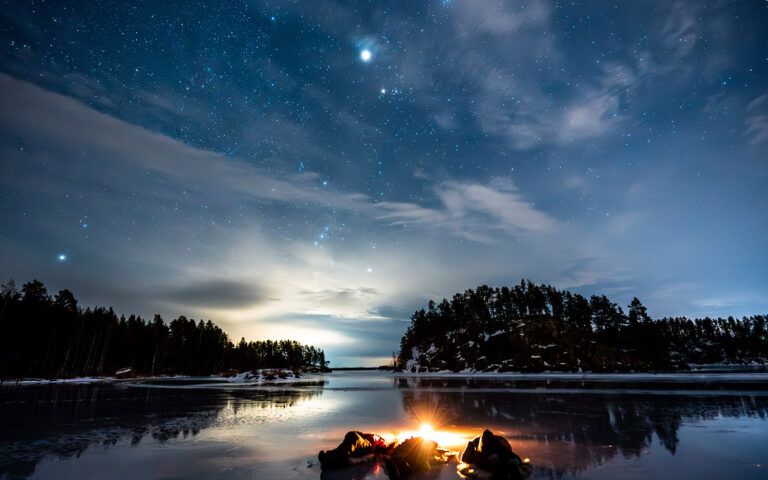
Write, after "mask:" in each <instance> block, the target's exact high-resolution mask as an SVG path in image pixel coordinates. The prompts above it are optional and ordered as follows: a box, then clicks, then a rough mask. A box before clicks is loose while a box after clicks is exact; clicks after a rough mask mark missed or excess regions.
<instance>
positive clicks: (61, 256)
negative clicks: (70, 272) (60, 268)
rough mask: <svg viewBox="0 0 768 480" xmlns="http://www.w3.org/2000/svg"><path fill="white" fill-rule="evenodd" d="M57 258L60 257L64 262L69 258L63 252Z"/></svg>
mask: <svg viewBox="0 0 768 480" xmlns="http://www.w3.org/2000/svg"><path fill="white" fill-rule="evenodd" d="M57 258H58V259H59V261H60V262H63V261H65V260H66V259H67V256H66V255H64V254H63V253H60V254H59V256H58V257H57Z"/></svg>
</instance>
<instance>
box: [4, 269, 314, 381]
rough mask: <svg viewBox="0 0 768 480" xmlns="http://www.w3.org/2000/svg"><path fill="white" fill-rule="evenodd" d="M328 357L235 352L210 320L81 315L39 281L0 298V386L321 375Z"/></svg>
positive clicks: (240, 348) (7, 289) (293, 348)
mask: <svg viewBox="0 0 768 480" xmlns="http://www.w3.org/2000/svg"><path fill="white" fill-rule="evenodd" d="M326 364H327V362H326V360H325V353H324V352H323V351H322V350H321V349H318V348H315V347H313V346H307V345H302V344H300V343H298V342H295V341H290V340H280V341H272V340H266V341H255V342H246V341H245V339H244V338H243V339H241V340H240V342H239V343H238V344H237V345H234V344H233V343H232V342H231V341H230V339H229V337H228V336H227V334H226V333H224V331H223V330H222V329H221V328H219V327H218V326H216V325H215V324H214V323H212V322H211V321H210V320H209V321H207V322H204V321H203V320H199V321H195V320H192V319H187V318H186V317H184V316H180V317H179V318H177V319H175V320H173V321H171V322H170V323H169V324H166V323H165V321H163V319H162V318H161V317H160V315H155V317H154V318H153V319H152V320H151V321H145V320H144V319H143V318H141V317H139V316H136V315H131V316H129V317H128V318H126V317H125V316H119V317H118V315H117V314H116V313H115V312H114V311H113V310H112V308H103V307H96V308H86V309H82V308H81V307H80V306H79V305H78V302H77V300H76V299H75V296H74V295H73V294H72V292H70V291H69V290H61V291H60V292H59V293H58V294H56V295H53V296H51V295H49V294H48V291H47V289H46V288H45V286H44V285H43V284H42V283H41V282H39V281H37V280H33V281H31V282H28V283H25V284H24V285H23V286H22V287H21V290H20V291H19V290H18V289H17V288H16V286H15V284H14V283H13V281H10V282H8V283H7V284H6V285H3V287H2V291H1V292H0V378H22V377H44V378H61V377H74V376H89V375H112V374H114V373H115V372H116V371H117V370H120V369H124V368H130V369H132V371H133V372H135V373H137V374H144V375H165V374H190V375H208V374H215V373H220V372H222V371H226V370H238V371H244V370H253V369H258V368H290V369H296V368H302V367H321V368H324V367H325V366H326Z"/></svg>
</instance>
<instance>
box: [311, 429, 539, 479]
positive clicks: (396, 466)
mask: <svg viewBox="0 0 768 480" xmlns="http://www.w3.org/2000/svg"><path fill="white" fill-rule="evenodd" d="M455 456H456V454H455V453H452V452H449V451H448V450H446V449H443V448H440V446H439V445H438V444H437V443H436V442H434V441H432V440H428V439H426V438H422V437H412V438H409V439H408V440H405V441H404V442H402V443H400V444H398V443H397V442H391V443H387V442H386V441H385V440H384V439H383V438H381V437H380V436H379V435H377V434H375V433H363V432H358V431H351V432H347V434H346V435H345V436H344V440H343V441H342V442H341V444H339V446H338V447H336V448H335V449H333V450H328V451H321V452H320V454H319V455H318V458H319V460H320V467H321V468H322V469H323V470H333V469H337V468H343V467H349V466H352V465H357V464H360V463H363V462H369V461H374V460H376V459H377V458H381V459H382V460H383V461H384V466H385V468H386V471H387V475H388V476H389V478H390V479H391V480H404V479H407V478H408V477H409V476H410V475H411V474H413V473H417V472H426V471H429V470H432V469H433V468H435V467H437V466H440V465H444V464H446V463H448V461H449V460H451V459H452V458H455ZM460 459H461V462H462V463H461V464H459V473H460V474H461V475H462V476H463V477H465V478H479V477H480V476H481V472H485V474H484V475H482V478H491V479H493V480H522V479H524V478H525V477H527V476H528V475H529V474H530V473H531V466H530V465H529V464H528V463H527V459H526V460H525V461H523V460H522V459H521V458H520V457H519V456H517V454H515V452H513V451H512V448H511V447H510V445H509V442H507V440H506V439H505V438H504V437H501V436H499V435H494V434H493V432H491V431H490V430H485V431H484V432H483V434H482V435H481V436H479V437H476V438H474V439H473V440H471V441H470V442H469V443H467V446H466V448H465V449H464V451H463V452H462V453H461V457H460ZM489 474H490V477H489Z"/></svg>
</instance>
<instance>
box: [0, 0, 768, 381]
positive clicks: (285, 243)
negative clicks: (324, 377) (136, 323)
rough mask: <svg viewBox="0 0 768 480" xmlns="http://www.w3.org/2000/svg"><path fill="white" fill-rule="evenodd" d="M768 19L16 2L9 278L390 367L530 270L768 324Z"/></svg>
mask: <svg viewBox="0 0 768 480" xmlns="http://www.w3.org/2000/svg"><path fill="white" fill-rule="evenodd" d="M767 7H768V3H766V2H765V1H763V0H739V1H736V2H717V1H715V2H706V1H701V0H693V1H688V2H672V1H667V0H662V1H658V2H652V1H626V2H567V3H566V2H560V3H558V2H550V1H522V2H519V1H511V0H510V1H492V0H443V1H440V0H429V1H408V2H402V1H401V2H394V1H392V2H387V1H375V2H373V1H371V2H362V1H361V2H352V1H349V2H330V1H325V0H306V1H303V2H299V1H285V2H281V1H272V2H269V1H259V0H255V1H248V2H239V1H226V2H209V3H204V2H160V1H146V2H142V1H134V2H126V3H125V4H123V3H118V2H111V1H104V0H101V1H98V2H95V1H88V2H74V1H49V2H39V1H34V2H32V1H28V2H8V1H3V2H2V9H0V45H2V47H0V276H1V277H2V278H0V283H4V282H5V281H6V280H7V279H8V278H10V277H13V278H14V279H15V280H16V282H17V283H18V284H21V283H24V282H26V281H28V280H31V279H32V278H38V279H40V280H41V281H43V282H44V283H45V284H46V285H47V286H48V288H49V291H51V292H53V293H55V292H56V291H58V290H59V289H63V288H68V289H70V290H72V291H73V292H74V294H75V295H76V296H77V298H78V299H79V300H80V301H81V304H82V305H84V306H88V305H113V306H114V307H115V310H116V311H117V312H118V313H126V314H127V313H131V312H135V313H139V314H141V315H143V316H145V317H148V318H151V316H152V315H153V314H154V313H161V314H162V315H163V316H164V317H165V319H166V320H171V319H172V318H175V316H178V315H180V314H184V315H187V316H188V317H192V318H205V319H211V320H213V321H214V322H216V323H218V324H219V325H221V326H222V328H224V329H225V330H226V331H227V332H228V333H229V334H230V335H231V336H232V337H234V338H235V339H236V340H237V339H239V338H240V337H241V336H245V337H246V338H248V339H260V338H261V339H263V338H293V339H297V340H299V341H302V342H307V343H311V344H314V345H316V346H319V347H322V348H324V349H325V350H326V352H327V353H328V355H329V358H330V360H331V361H332V365H336V366H339V365H363V364H366V365H375V364H379V363H383V362H385V361H386V360H387V358H388V357H391V353H392V352H393V351H394V350H396V349H397V348H398V342H399V339H400V336H401V335H402V333H403V331H404V329H405V328H406V326H407V322H408V318H409V316H410V314H411V313H412V312H413V311H414V310H416V309H417V308H421V307H423V306H425V305H426V302H427V301H428V300H429V299H430V298H432V299H435V300H440V299H442V298H443V297H446V296H448V297H450V296H452V295H453V294H454V293H455V292H457V291H463V290H465V289H467V288H474V287H476V286H477V285H479V284H489V285H493V286H501V285H505V284H506V285H509V284H514V283H518V282H519V281H520V279H521V278H523V277H525V278H528V279H530V280H532V281H534V282H536V283H540V282H544V283H551V284H553V285H554V286H557V287H559V288H568V289H571V290H573V291H577V292H579V293H583V294H586V295H591V294H594V293H604V294H606V295H608V296H609V297H610V298H611V299H612V300H613V301H615V302H617V303H619V304H620V305H623V306H626V305H627V304H628V303H629V301H630V300H631V299H632V297H633V296H638V297H639V298H640V299H641V300H642V301H643V303H644V304H645V305H646V306H647V307H648V311H649V313H650V314H651V315H652V316H654V317H659V316H664V315H687V316H705V315H713V316H714V315H724V316H727V315H731V314H733V315H738V316H742V315H750V314H765V313H768V33H766V32H768V8H767Z"/></svg>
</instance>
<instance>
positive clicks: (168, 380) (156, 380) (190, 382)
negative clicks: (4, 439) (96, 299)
mask: <svg viewBox="0 0 768 480" xmlns="http://www.w3.org/2000/svg"><path fill="white" fill-rule="evenodd" d="M319 375H321V374H315V373H300V374H299V376H295V374H294V373H293V372H291V371H288V370H280V369H260V370H254V371H251V370H249V371H246V372H241V373H238V374H236V375H233V376H221V375H213V376H190V375H173V376H150V377H132V378H117V377H75V378H58V379H42V378H25V379H21V380H18V381H17V380H4V381H3V382H2V383H0V386H6V387H13V386H32V385H87V384H99V383H103V384H110V383H122V384H129V385H142V386H168V387H175V386H184V387H201V388H203V387H212V386H222V385H224V386H226V385H230V384H231V385H232V386H258V385H272V384H283V383H295V382H298V381H302V380H312V379H316V378H317V377H318V376H319ZM198 382H199V383H198Z"/></svg>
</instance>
